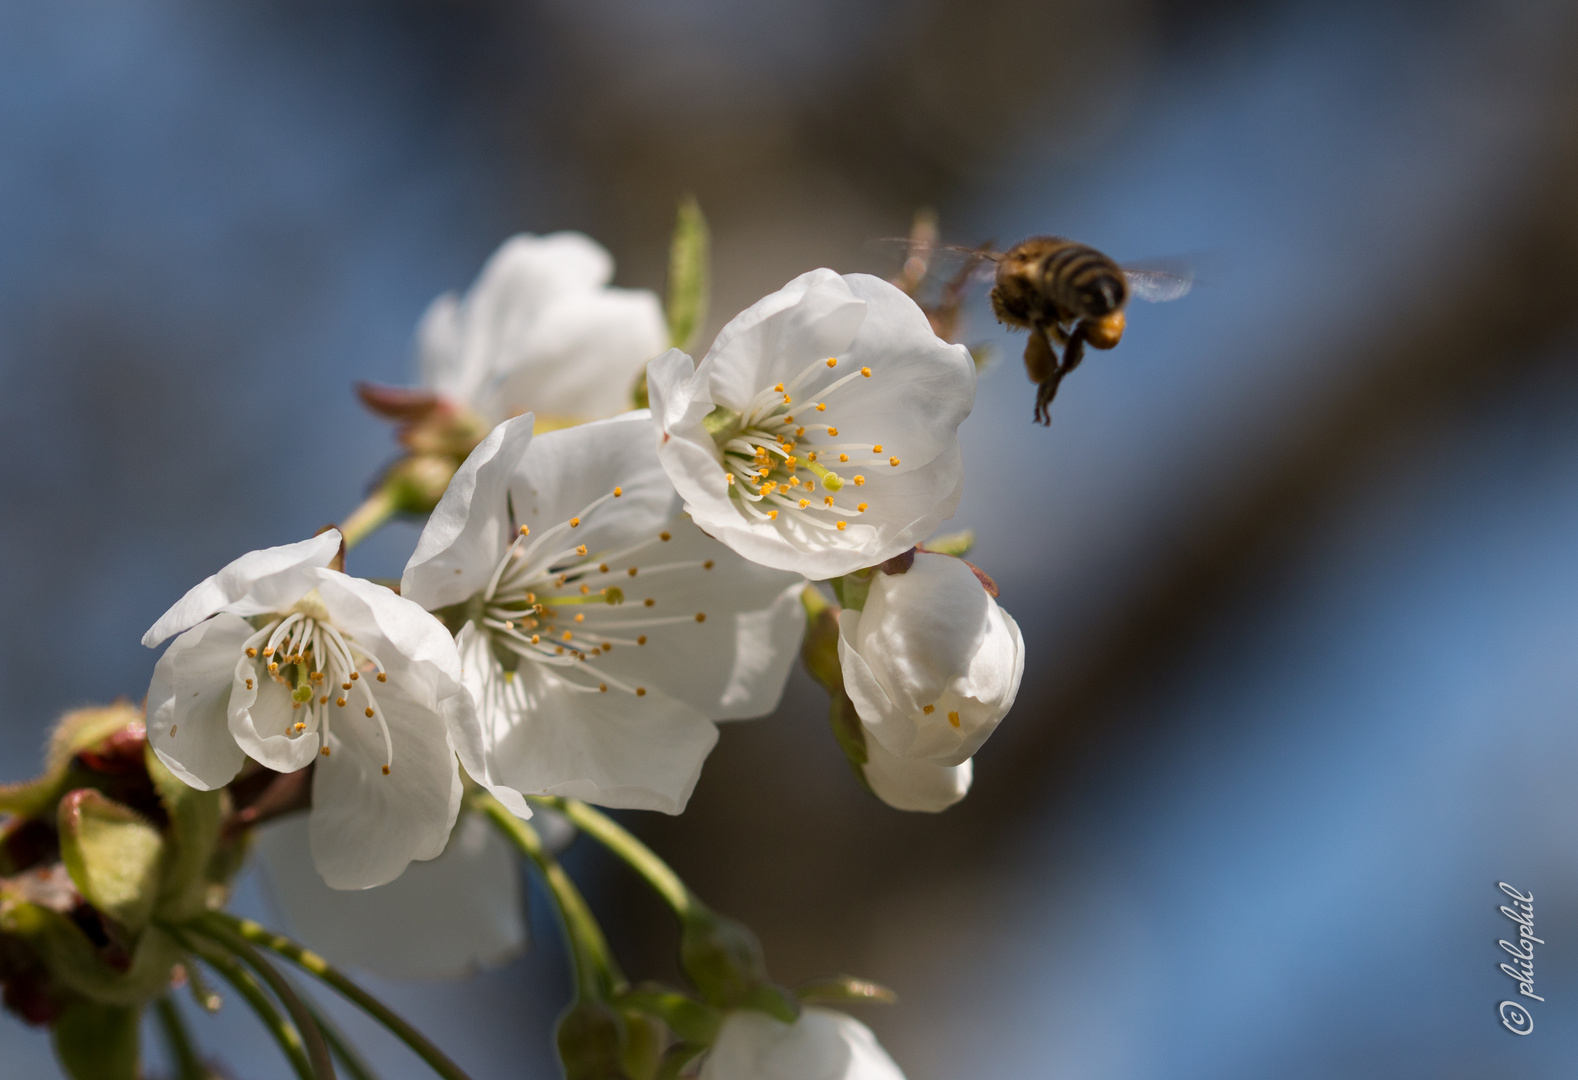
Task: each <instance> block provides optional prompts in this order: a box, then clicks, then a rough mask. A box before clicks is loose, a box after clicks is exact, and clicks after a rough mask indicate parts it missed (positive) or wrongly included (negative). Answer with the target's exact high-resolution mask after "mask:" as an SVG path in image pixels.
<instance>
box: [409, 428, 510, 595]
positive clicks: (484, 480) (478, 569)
mask: <svg viewBox="0 0 1578 1080" xmlns="http://www.w3.org/2000/svg"><path fill="white" fill-rule="evenodd" d="M532 421H533V417H532V415H531V414H530V413H528V414H527V415H525V416H519V417H516V418H515V419H513V420H506V421H505V422H504V423H502V424H500V425H498V426H497V427H495V428H494V429H493V430H492V431H490V432H489V433H488V436H487V438H485V439H483V440H482V442H481V443H480V444H479V445H478V446H477V448H476V449H475V450H473V451H472V452H471V454H470V456H468V457H467V458H466V460H465V461H464V462H462V463H461V465H460V468H459V469H458V470H456V472H455V475H454V478H453V479H451V480H450V482H449V487H448V488H446V489H445V490H444V495H443V497H442V498H441V499H439V500H438V506H436V507H435V508H434V509H433V513H432V515H431V516H430V517H429V518H428V519H427V525H426V526H424V527H423V529H422V535H421V537H419V538H418V540H417V542H416V550H415V551H414V552H412V554H411V559H410V561H409V562H407V563H406V567H405V574H404V576H403V577H401V579H400V595H401V596H404V597H406V598H407V599H409V600H411V601H413V602H415V603H417V604H420V605H421V606H422V607H424V608H427V609H429V610H436V609H438V608H441V607H447V606H448V605H450V604H458V603H459V602H460V601H462V600H465V599H466V598H467V597H469V596H471V595H473V594H475V593H478V592H480V591H482V589H484V588H485V587H486V586H487V583H488V579H489V577H491V576H492V573H493V566H494V564H495V563H496V562H497V561H498V560H499V558H500V557H501V556H502V555H503V554H504V549H505V547H506V546H507V545H508V544H509V542H510V540H511V539H513V537H512V536H511V535H510V532H511V523H510V520H509V506H508V504H507V502H506V501H505V494H506V492H507V491H508V490H509V476H510V472H511V471H512V470H513V469H514V468H515V467H516V466H517V465H518V464H519V462H520V459H521V458H522V456H524V455H525V453H526V451H527V448H528V447H530V446H531V440H532Z"/></svg>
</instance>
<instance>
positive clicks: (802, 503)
mask: <svg viewBox="0 0 1578 1080" xmlns="http://www.w3.org/2000/svg"><path fill="white" fill-rule="evenodd" d="M810 505H811V500H810V499H801V500H800V509H802V510H804V509H805V508H806V507H808V506H810Z"/></svg>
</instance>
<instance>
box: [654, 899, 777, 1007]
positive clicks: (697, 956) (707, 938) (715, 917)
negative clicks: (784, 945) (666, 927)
mask: <svg viewBox="0 0 1578 1080" xmlns="http://www.w3.org/2000/svg"><path fill="white" fill-rule="evenodd" d="M679 956H680V964H681V966H683V967H684V969H685V974H686V975H687V976H688V977H689V978H690V981H691V982H692V983H694V984H695V986H696V989H697V990H699V991H701V996H702V998H703V999H704V1000H706V1001H707V1002H708V1003H709V1004H711V1005H716V1006H719V1007H720V1008H738V1007H740V1006H749V1007H751V1008H755V1009H760V1010H762V1011H764V1012H768V1013H770V1014H772V1015H773V1016H777V1017H779V1018H781V1019H783V1020H786V1021H787V1020H793V1019H794V1017H795V1016H796V1015H797V1013H798V1011H799V1007H800V1006H799V1002H798V1001H797V1000H796V999H795V997H794V995H792V994H790V993H789V992H788V991H786V990H783V989H781V988H780V987H777V986H775V985H773V984H772V982H770V981H769V980H768V978H767V963H766V961H765V959H763V957H762V946H761V943H760V942H758V941H757V940H756V935H755V934H753V933H751V931H750V928H749V927H747V926H745V925H744V924H743V923H740V922H736V921H735V920H733V919H728V918H725V917H723V916H722V915H719V914H718V913H716V912H714V911H709V910H706V909H701V910H700V911H697V912H692V913H691V914H690V915H688V916H686V918H685V924H684V928H683V930H682V931H681V933H680V940H679Z"/></svg>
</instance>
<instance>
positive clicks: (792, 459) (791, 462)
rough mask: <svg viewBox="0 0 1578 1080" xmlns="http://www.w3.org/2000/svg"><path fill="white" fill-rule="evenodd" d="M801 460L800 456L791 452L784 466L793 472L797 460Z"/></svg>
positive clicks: (785, 459)
mask: <svg viewBox="0 0 1578 1080" xmlns="http://www.w3.org/2000/svg"><path fill="white" fill-rule="evenodd" d="M799 460H800V459H799V458H797V457H795V456H794V455H793V454H790V455H789V456H788V457H786V458H784V468H786V469H788V470H789V471H790V472H793V471H794V466H795V462H797V461H799Z"/></svg>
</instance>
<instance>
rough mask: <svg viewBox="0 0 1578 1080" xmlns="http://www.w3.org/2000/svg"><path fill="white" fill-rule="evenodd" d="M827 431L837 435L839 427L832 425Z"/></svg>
mask: <svg viewBox="0 0 1578 1080" xmlns="http://www.w3.org/2000/svg"><path fill="white" fill-rule="evenodd" d="M827 433H828V434H829V435H832V436H834V437H836V436H837V435H838V429H837V428H836V427H830V428H828V429H827Z"/></svg>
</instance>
